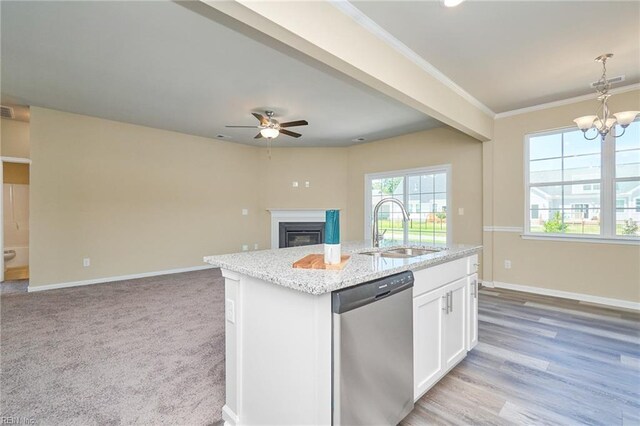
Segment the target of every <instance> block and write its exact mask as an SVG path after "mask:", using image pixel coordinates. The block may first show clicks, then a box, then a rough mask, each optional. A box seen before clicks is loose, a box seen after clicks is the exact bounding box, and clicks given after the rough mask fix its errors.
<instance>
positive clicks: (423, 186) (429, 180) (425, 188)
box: [420, 175, 435, 194]
mask: <svg viewBox="0 0 640 426" xmlns="http://www.w3.org/2000/svg"><path fill="white" fill-rule="evenodd" d="M434 191H435V190H434V188H433V175H422V176H420V192H421V193H423V194H424V193H427V192H434Z"/></svg>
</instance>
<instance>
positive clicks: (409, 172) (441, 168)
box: [364, 164, 454, 246]
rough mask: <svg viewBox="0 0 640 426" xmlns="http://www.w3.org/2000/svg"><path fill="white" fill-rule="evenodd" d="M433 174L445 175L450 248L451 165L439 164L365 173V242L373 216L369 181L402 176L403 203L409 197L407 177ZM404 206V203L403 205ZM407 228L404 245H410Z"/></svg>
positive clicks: (451, 231)
mask: <svg viewBox="0 0 640 426" xmlns="http://www.w3.org/2000/svg"><path fill="white" fill-rule="evenodd" d="M433 173H446V176H447V218H451V220H450V221H447V246H451V243H452V241H453V211H454V209H453V197H452V182H453V177H452V176H453V175H452V167H451V164H441V165H437V166H425V167H418V168H415V169H403V170H392V171H388V172H377V173H367V174H365V175H364V238H365V241H371V224H372V218H371V215H372V214H373V206H372V196H371V181H372V180H374V179H384V178H390V177H398V176H403V177H404V179H403V182H404V197H405V199H404V201H403V202H406V201H407V197H408V196H409V192H408V187H407V185H408V181H409V179H407V178H408V177H409V176H413V175H422V174H433ZM405 204H406V203H405ZM407 235H408V228H407V227H406V226H405V227H404V241H405V243H404V244H410V243H409V242H408V238H407Z"/></svg>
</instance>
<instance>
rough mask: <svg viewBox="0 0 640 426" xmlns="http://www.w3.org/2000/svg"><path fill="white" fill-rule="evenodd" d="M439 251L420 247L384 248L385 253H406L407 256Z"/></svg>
mask: <svg viewBox="0 0 640 426" xmlns="http://www.w3.org/2000/svg"><path fill="white" fill-rule="evenodd" d="M439 251H440V250H435V249H422V248H397V249H391V250H386V251H385V253H398V254H402V255H406V256H408V257H415V256H423V255H425V254H431V253H437V252H439Z"/></svg>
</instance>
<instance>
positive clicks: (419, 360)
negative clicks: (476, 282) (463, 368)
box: [413, 277, 467, 399]
mask: <svg viewBox="0 0 640 426" xmlns="http://www.w3.org/2000/svg"><path fill="white" fill-rule="evenodd" d="M466 291H467V279H466V277H465V278H462V279H460V280H458V281H454V282H453V283H451V284H448V285H445V286H442V287H440V288H438V289H436V290H433V291H430V292H428V293H425V294H423V295H420V296H418V297H416V298H414V299H413V347H414V351H413V365H414V366H413V371H414V398H415V399H418V398H419V397H420V396H421V395H422V394H424V393H425V392H426V391H427V390H428V389H429V388H431V386H433V385H434V384H435V383H436V382H437V381H438V380H440V378H442V376H443V375H444V373H446V372H447V371H448V370H449V369H450V368H451V367H453V366H454V365H456V364H457V363H458V362H460V360H462V359H463V358H464V357H465V355H466V354H467V347H466V343H467V342H466V327H467V324H466V321H467V314H466V311H465V309H466Z"/></svg>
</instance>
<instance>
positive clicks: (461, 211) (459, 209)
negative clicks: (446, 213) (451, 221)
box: [458, 207, 464, 216]
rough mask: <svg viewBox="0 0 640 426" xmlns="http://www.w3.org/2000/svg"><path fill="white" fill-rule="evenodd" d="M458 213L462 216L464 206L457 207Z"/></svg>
mask: <svg viewBox="0 0 640 426" xmlns="http://www.w3.org/2000/svg"><path fill="white" fill-rule="evenodd" d="M458 215H459V216H464V207H459V208H458Z"/></svg>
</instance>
